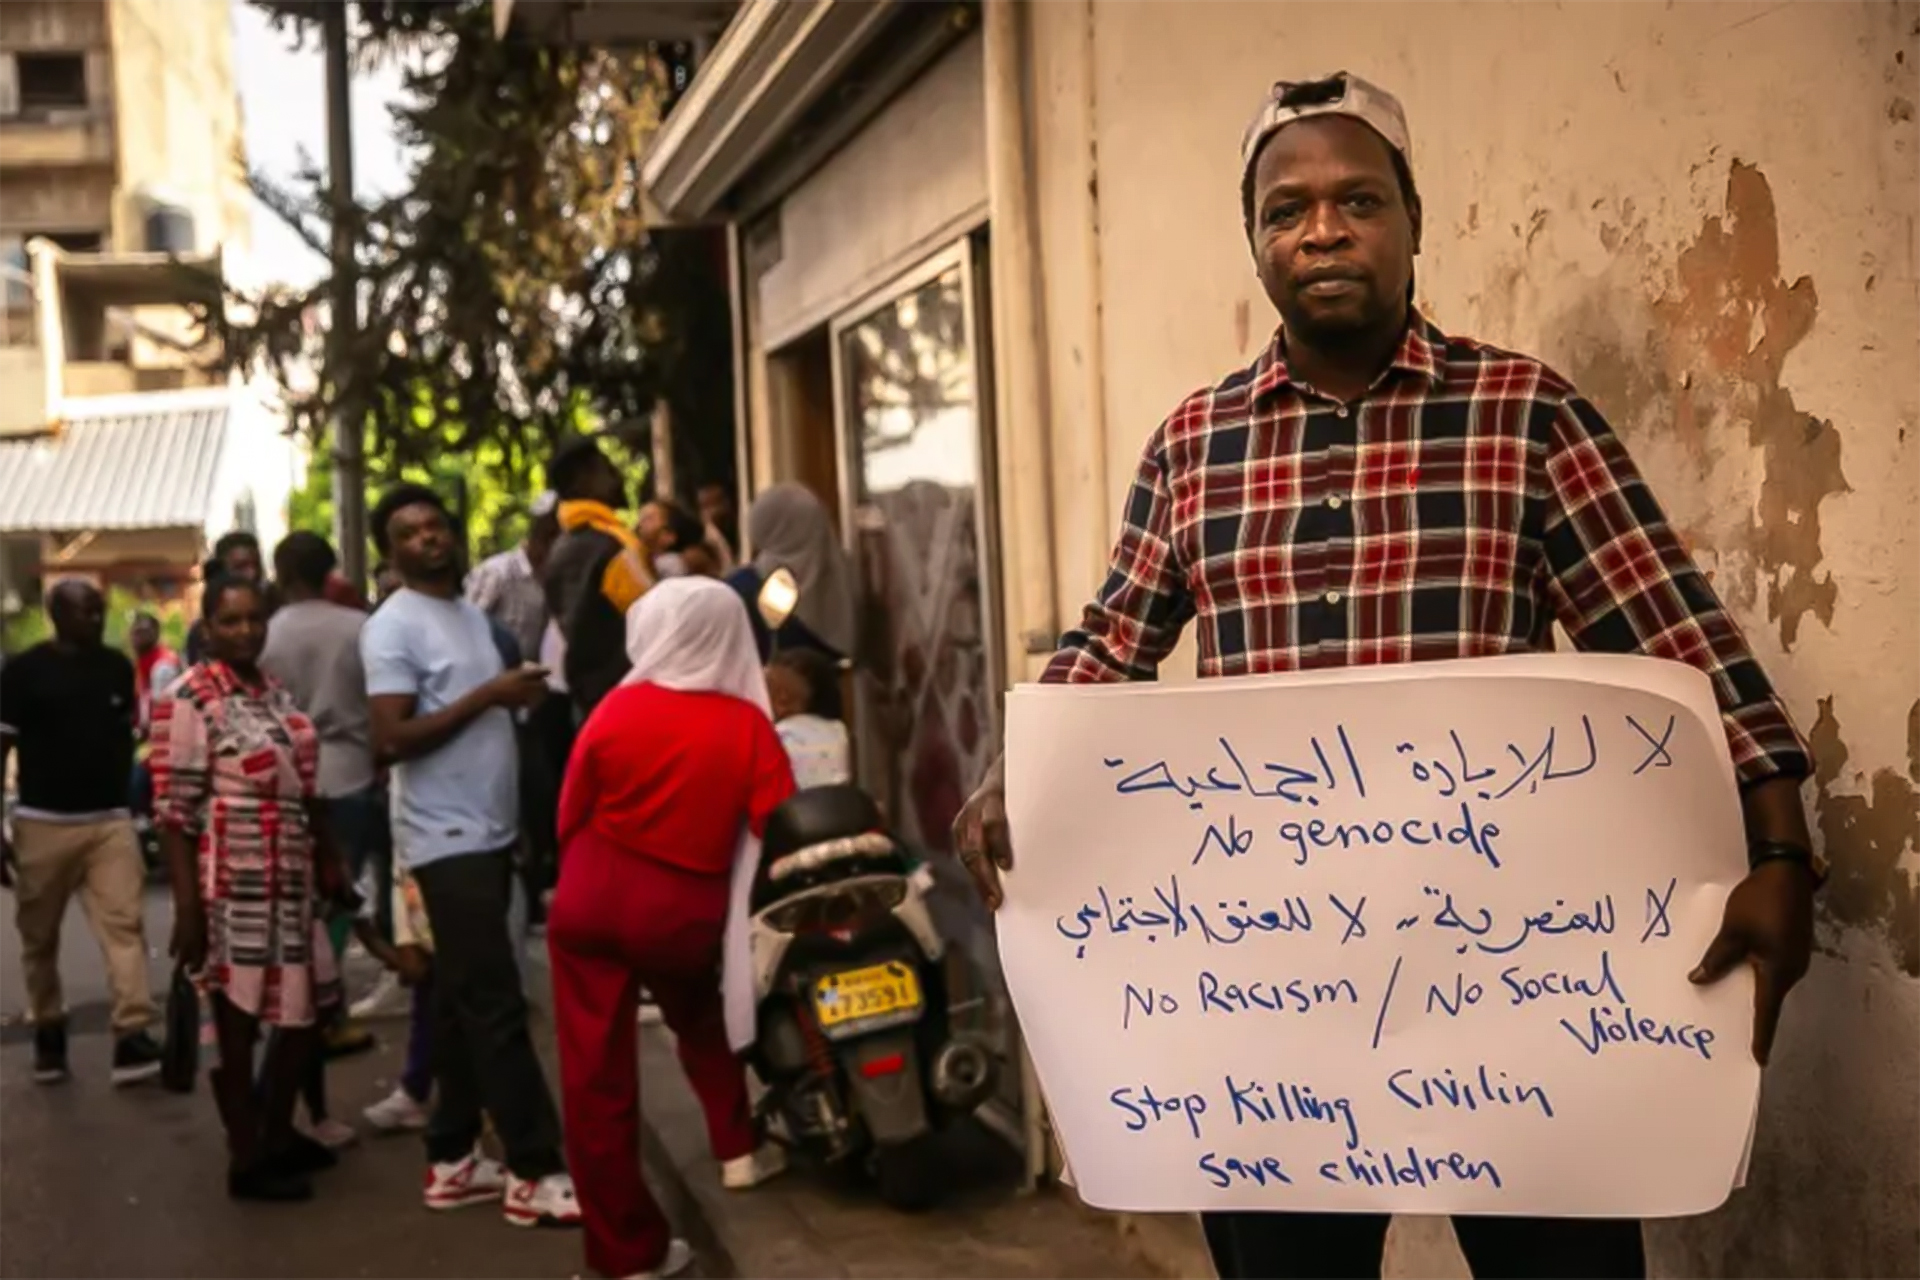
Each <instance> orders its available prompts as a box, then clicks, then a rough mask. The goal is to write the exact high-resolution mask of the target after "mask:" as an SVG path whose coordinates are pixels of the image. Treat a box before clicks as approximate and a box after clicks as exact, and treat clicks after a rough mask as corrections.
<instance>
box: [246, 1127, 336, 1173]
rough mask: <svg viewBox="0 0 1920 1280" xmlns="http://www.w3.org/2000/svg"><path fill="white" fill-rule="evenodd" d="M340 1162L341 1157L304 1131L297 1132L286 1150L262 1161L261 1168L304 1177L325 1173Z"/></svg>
mask: <svg viewBox="0 0 1920 1280" xmlns="http://www.w3.org/2000/svg"><path fill="white" fill-rule="evenodd" d="M339 1163H340V1157H339V1156H337V1155H335V1154H334V1153H333V1152H331V1151H329V1150H327V1148H326V1147H325V1146H323V1145H322V1144H320V1143H318V1142H316V1141H314V1140H313V1139H312V1138H309V1137H308V1136H307V1135H306V1134H304V1133H296V1134H294V1135H293V1139H292V1141H290V1142H289V1143H288V1144H287V1146H286V1148H285V1149H284V1150H281V1151H278V1152H275V1153H274V1154H273V1155H270V1156H268V1157H267V1158H266V1159H265V1160H263V1161H261V1162H260V1168H261V1170H262V1171H263V1172H266V1173H271V1174H276V1175H284V1176H286V1177H290V1178H304V1177H306V1176H308V1175H309V1174H315V1173H324V1172H326V1171H327V1170H328V1169H331V1168H333V1167H334V1166H335V1165H338V1164H339Z"/></svg>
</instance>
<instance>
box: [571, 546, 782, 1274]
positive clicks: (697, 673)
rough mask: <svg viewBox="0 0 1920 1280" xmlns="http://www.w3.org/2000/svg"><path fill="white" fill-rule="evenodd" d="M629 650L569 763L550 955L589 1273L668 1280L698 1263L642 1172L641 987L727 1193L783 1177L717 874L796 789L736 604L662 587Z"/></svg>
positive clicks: (676, 585) (706, 584)
mask: <svg viewBox="0 0 1920 1280" xmlns="http://www.w3.org/2000/svg"><path fill="white" fill-rule="evenodd" d="M627 649H628V656H629V657H630V658H631V659H632V661H633V670H632V671H631V672H630V673H629V674H628V676H627V677H626V680H625V682H624V683H623V684H622V685H621V686H620V687H619V688H617V689H615V690H614V691H613V692H612V693H610V694H609V695H608V696H607V697H606V698H605V699H604V700H603V701H602V702H601V703H600V704H599V706H598V707H596V708H595V709H594V712H593V715H592V716H591V717H590V718H589V719H588V720H587V723H586V725H585V727H584V728H582V730H581V732H580V737H579V739H578V741H577V742H576V743H575V745H574V749H573V755H572V758H571V759H570V760H569V762H568V765H567V776H566V782H565V785H564V787H563V789H562V791H561V796H560V842H561V848H562V850H563V856H562V859H561V864H560V865H561V868H562V870H561V873H560V883H559V887H558V888H557V890H556V891H555V894H554V900H553V907H552V911H551V914H550V915H549V917H548V924H547V940H548V943H547V945H548V948H549V951H550V953H551V955H552V960H553V996H554V1012H555V1021H556V1022H557V1023H558V1027H559V1036H560V1078H561V1088H562V1093H563V1095H564V1109H565V1113H566V1136H567V1164H568V1167H569V1168H571V1169H572V1171H573V1176H574V1183H575V1187H576V1189H577V1191H578V1194H579V1197H580V1204H581V1208H582V1211H583V1214H584V1217H585V1220H586V1254H587V1265H588V1266H589V1267H591V1268H592V1269H593V1270H595V1271H597V1272H599V1273H600V1274H601V1275H604V1276H635V1275H672V1274H674V1273H675V1272H676V1271H678V1270H680V1269H682V1268H684V1267H685V1266H686V1265H687V1263H688V1262H690V1261H691V1254H690V1252H689V1251H688V1249H687V1246H686V1245H685V1244H684V1243H683V1242H681V1241H678V1240H673V1239H671V1237H670V1233H669V1230H668V1224H667V1220H666V1217H665V1216H664V1215H663V1214H662V1213H661V1212H660V1209H659V1207H658V1206H657V1205H656V1204H655V1203H654V1201H653V1198H652V1197H651V1196H650V1195H648V1193H647V1189H646V1185H645V1183H644V1181H643V1180H642V1178H641V1174H640V1135H639V1118H640V1098H639V1092H640V1081H639V1068H638V1066H637V1058H636V1056H635V1045H634V1036H635V1020H636V1013H637V1011H638V1007H639V996H640V989H641V988H642V987H643V986H644V987H645V988H646V989H647V990H648V991H650V992H651V993H652V994H653V997H654V999H655V1000H656V1001H657V1002H658V1003H659V1006H660V1012H661V1015H662V1016H663V1018H664V1019H665V1021H666V1023H667V1026H668V1027H669V1028H671V1029H672V1031H673V1032H674V1035H675V1036H676V1037H677V1038H678V1042H679V1052H680V1062H681V1064H682V1066H684V1067H685V1069H686V1072H687V1076H688V1077H689V1079H690V1080H691V1082H692V1084H693V1087H694V1091H695V1092H696V1093H697V1094H699V1097H700V1103H701V1106H702V1107H703V1108H704V1109H705V1111H706V1117H707V1132H708V1136H709V1138H710V1139H711V1141H712V1143H713V1153H714V1156H715V1157H716V1158H717V1159H718V1160H719V1161H720V1162H721V1167H722V1172H723V1176H724V1178H725V1181H726V1184H727V1185H728V1186H729V1187H733V1188H744V1187H749V1186H752V1185H754V1184H755V1183H757V1182H760V1181H763V1180H765V1179H766V1178H768V1177H771V1176H772V1175H773V1174H775V1173H777V1172H779V1170H780V1167H781V1163H782V1162H781V1161H780V1160H779V1158H778V1157H779V1153H778V1150H777V1149H773V1148H768V1149H766V1150H763V1151H756V1145H757V1141H758V1140H757V1136H756V1134H755V1132H754V1128H753V1122H752V1113H751V1109H750V1107H749V1104H748V1101H747V1090H746V1078H745V1074H744V1071H743V1068H742V1067H741V1065H740V1063H739V1061H738V1059H736V1058H735V1057H734V1055H733V1051H732V1049H731V1047H730V1046H729V1041H728V1032H727V1021H726V1017H725V1014H724V1012H723V1006H722V998H721V955H722V942H723V938H724V936H725V933H726V928H727V919H728V913H729V877H730V875H731V873H732V872H733V870H734V867H735V864H736V862H741V861H743V860H744V861H745V862H746V863H747V864H749V865H750V864H751V863H752V862H754V861H757V859H758V849H759V846H758V837H759V835H760V833H761V831H762V830H763V829H764V828H765V825H766V821H767V815H768V814H770V813H771V812H772V811H773V810H774V808H775V807H777V806H778V805H779V804H780V803H781V801H783V800H785V799H786V798H787V797H788V796H789V795H791V794H792V793H793V773H792V770H791V768H790V766H789V765H788V763H787V754H786V752H785V750H783V749H782V747H781V745H780V739H779V736H778V735H777V734H776V733H775V732H774V728H773V722H772V720H771V719H769V717H768V714H767V689H766V678H765V675H764V674H763V673H762V671H761V668H760V661H759V653H758V650H757V649H756V647H755V645H754V640H753V630H752V628H751V627H750V626H749V624H748V622H747V617H746V611H745V610H744V609H742V608H741V607H740V599H739V597H738V596H737V595H736V594H734V592H732V591H731V590H729V589H728V588H727V587H725V586H723V585H722V584H720V583H719V582H716V581H713V580H711V579H706V578H675V579H670V580H668V581H666V582H662V583H660V584H659V585H658V586H656V587H654V588H653V589H652V590H650V591H649V592H648V593H647V594H646V595H645V596H643V597H642V598H641V599H640V600H639V602H638V603H636V604H635V605H634V606H633V608H632V609H631V610H630V611H629V613H628V615H627ZM736 1039H737V1037H736Z"/></svg>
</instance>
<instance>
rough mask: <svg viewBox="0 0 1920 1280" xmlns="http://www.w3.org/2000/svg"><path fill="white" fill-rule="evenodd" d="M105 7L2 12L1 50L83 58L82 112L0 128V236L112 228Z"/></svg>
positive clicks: (37, 4)
mask: <svg viewBox="0 0 1920 1280" xmlns="http://www.w3.org/2000/svg"><path fill="white" fill-rule="evenodd" d="M107 39H108V36H107V5H106V0H13V2H11V3H8V4H5V5H0V50H4V51H6V52H8V53H33V52H44V53H81V54H84V55H85V56H86V63H87V108H86V110H84V111H62V112H59V113H57V114H55V115H45V114H40V115H35V116H32V117H23V118H19V119H13V120H6V121H0V186H4V188H5V191H6V198H5V200H4V201H0V235H9V236H18V235H26V234H31V233H35V232H49V231H63V232H65V231H73V232H93V231H98V232H100V233H101V234H102V235H105V236H109V237H110V236H111V233H112V228H113V161H114V153H115V136H114V113H113V65H112V57H111V55H110V53H109V52H108V45H107Z"/></svg>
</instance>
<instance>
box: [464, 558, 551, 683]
mask: <svg viewBox="0 0 1920 1280" xmlns="http://www.w3.org/2000/svg"><path fill="white" fill-rule="evenodd" d="M467 599H468V601H469V602H471V603H472V604H473V605H474V606H475V607H476V608H478V609H479V610H480V612H482V613H484V614H486V615H487V616H488V617H489V618H492V619H493V620H494V621H495V622H497V623H499V624H500V625H501V626H503V627H505V628H506V629H507V631H508V633H509V634H510V635H512V636H513V639H514V643H516V644H518V645H519V646H520V656H521V657H523V658H527V659H531V658H532V657H533V656H534V655H535V654H537V653H539V652H540V641H541V638H542V637H543V636H544V635H545V634H546V630H547V597H546V593H545V591H543V590H542V589H541V586H540V579H538V578H536V577H535V576H534V573H533V561H531V560H529V559H527V549H526V548H525V547H515V548H514V549H513V550H511V551H502V552H501V553H500V554H499V555H495V556H488V557H487V558H486V559H485V560H482V561H481V562H480V563H479V564H477V565H475V566H474V568H473V572H471V573H469V574H468V575H467Z"/></svg>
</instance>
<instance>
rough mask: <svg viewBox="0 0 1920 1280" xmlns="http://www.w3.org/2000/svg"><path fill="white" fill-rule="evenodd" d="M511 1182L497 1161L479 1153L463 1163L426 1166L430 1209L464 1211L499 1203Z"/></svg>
mask: <svg viewBox="0 0 1920 1280" xmlns="http://www.w3.org/2000/svg"><path fill="white" fill-rule="evenodd" d="M510 1181H511V1178H510V1177H509V1176H508V1174H507V1170H506V1167H505V1166H504V1165H502V1164H501V1163H500V1162H499V1161H498V1160H489V1159H487V1158H486V1157H485V1156H483V1155H481V1154H480V1153H479V1152H478V1151H475V1152H474V1153H473V1154H471V1155H469V1156H467V1157H466V1158H465V1159H463V1160H454V1161H451V1162H448V1163H445V1164H434V1165H429V1166H427V1208H429V1209H464V1208H466V1207H467V1206H468V1205H470V1204H483V1203H485V1202H487V1201H490V1200H498V1199H499V1198H500V1197H501V1196H502V1195H504V1194H505V1193H506V1190H507V1186H508V1183H509V1182H510Z"/></svg>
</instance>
